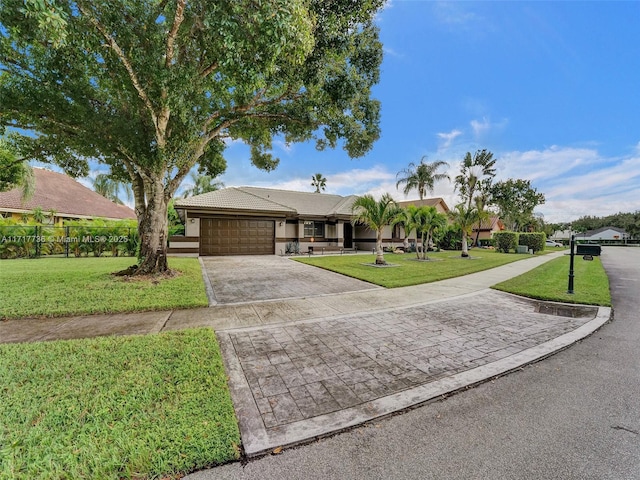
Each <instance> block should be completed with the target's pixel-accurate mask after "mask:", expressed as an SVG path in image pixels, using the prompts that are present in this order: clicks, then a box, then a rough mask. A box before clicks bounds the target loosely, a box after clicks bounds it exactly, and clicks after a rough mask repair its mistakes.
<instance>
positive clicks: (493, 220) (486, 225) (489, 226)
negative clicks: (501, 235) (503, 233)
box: [473, 216, 504, 232]
mask: <svg viewBox="0 0 640 480" xmlns="http://www.w3.org/2000/svg"><path fill="white" fill-rule="evenodd" d="M494 228H497V229H498V230H504V224H503V223H502V220H500V217H495V216H493V217H489V218H488V219H484V220H482V223H480V230H493V229H494ZM477 229H478V224H477V223H476V224H475V225H474V227H473V231H474V232H475V231H476V230H477Z"/></svg>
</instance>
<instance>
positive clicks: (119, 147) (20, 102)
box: [0, 0, 384, 274]
mask: <svg viewBox="0 0 640 480" xmlns="http://www.w3.org/2000/svg"><path fill="white" fill-rule="evenodd" d="M383 3H384V0H362V1H358V2H354V1H347V0H338V1H332V2H327V1H326V0H269V1H262V2H256V1H253V0H216V1H206V0H167V1H159V0H82V1H80V0H38V1H36V0H4V1H2V2H0V72H1V76H0V98H1V99H2V102H1V107H0V108H1V111H0V130H1V129H2V127H3V126H4V127H11V128H14V129H20V131H23V132H27V134H25V135H24V136H22V137H21V139H20V145H19V146H20V151H21V153H22V154H23V155H24V156H25V158H30V159H35V160H42V161H49V162H55V163H56V164H58V165H59V166H61V167H62V168H63V169H64V170H65V171H66V172H67V173H68V174H70V175H72V176H74V177H77V176H86V175H87V174H88V171H89V163H88V160H90V159H91V160H94V161H97V162H100V163H102V164H105V165H107V166H108V167H109V175H110V176H111V177H112V178H114V179H118V180H121V181H126V182H127V183H129V184H131V186H132V189H133V193H134V202H135V212H136V216H137V220H138V228H139V233H140V255H139V263H138V266H137V267H136V268H135V269H134V270H133V272H132V273H134V274H147V273H158V272H164V271H166V270H167V269H168V265H167V256H166V253H167V236H168V232H167V228H168V226H167V205H168V203H169V200H171V199H172V198H173V196H174V195H175V193H176V190H177V189H178V187H179V185H180V184H181V182H182V180H183V179H184V178H185V176H186V175H187V174H188V173H189V171H191V169H192V168H193V167H194V166H195V165H196V164H197V165H199V172H200V173H203V174H206V175H209V176H211V177H215V176H216V175H218V174H220V173H221V172H223V171H224V170H225V168H226V162H225V160H224V157H223V152H224V150H225V147H226V145H227V143H228V142H229V141H232V140H240V141H243V142H245V143H246V144H247V145H249V146H250V147H251V160H252V163H253V164H254V165H255V166H256V167H258V168H261V169H264V170H267V171H269V170H272V169H274V168H276V166H277V165H278V159H277V158H274V157H273V156H272V154H271V153H270V150H271V145H272V138H273V137H274V136H278V135H279V136H282V137H283V140H284V141H285V142H287V143H290V142H302V141H309V140H315V141H316V145H317V147H318V148H319V149H324V148H327V147H331V148H334V147H335V146H337V145H338V143H339V141H340V140H344V148H345V150H346V151H347V153H348V154H349V156H350V157H359V156H362V155H364V154H365V153H366V152H367V151H368V150H369V149H370V148H371V146H372V144H373V142H374V141H375V140H377V139H378V137H379V122H380V116H379V111H380V106H379V102H378V101H376V100H374V99H372V98H371V88H372V86H373V85H375V84H376V83H377V82H378V79H379V67H380V63H381V61H382V46H381V44H380V42H379V40H378V29H377V27H376V26H375V25H374V24H373V20H374V17H375V15H376V12H377V10H378V9H379V8H381V7H382V5H383Z"/></svg>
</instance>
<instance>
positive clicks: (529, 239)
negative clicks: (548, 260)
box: [518, 232, 547, 253]
mask: <svg viewBox="0 0 640 480" xmlns="http://www.w3.org/2000/svg"><path fill="white" fill-rule="evenodd" d="M546 240H547V235H546V234H545V233H544V232H531V233H521V234H520V235H519V236H518V245H526V246H527V249H528V250H533V252H534V253H535V252H541V251H542V250H544V242H546Z"/></svg>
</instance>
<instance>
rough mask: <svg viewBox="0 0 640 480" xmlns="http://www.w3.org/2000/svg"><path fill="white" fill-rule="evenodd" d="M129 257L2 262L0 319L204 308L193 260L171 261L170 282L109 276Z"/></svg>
mask: <svg viewBox="0 0 640 480" xmlns="http://www.w3.org/2000/svg"><path fill="white" fill-rule="evenodd" d="M132 263H135V260H134V259H132V258H122V257H116V258H113V257H112V258H103V257H100V258H93V257H89V258H39V259H31V260H25V259H21V260H0V299H2V302H1V303H0V319H8V318H22V317H35V316H48V317H55V316H64V315H83V314H95V313H118V312H133V311H147V310H172V309H176V308H192V307H206V306H207V305H208V302H207V296H206V293H205V289H204V283H203V280H202V273H201V269H200V264H199V263H198V260H197V259H196V258H170V259H169V266H170V267H171V268H172V269H175V270H177V271H178V275H176V276H175V277H173V278H164V277H153V276H150V277H144V278H140V279H130V278H126V277H116V276H113V275H111V273H113V272H116V271H119V270H123V269H125V268H127V267H128V266H130V265H131V264H132Z"/></svg>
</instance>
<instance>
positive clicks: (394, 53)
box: [382, 46, 404, 58]
mask: <svg viewBox="0 0 640 480" xmlns="http://www.w3.org/2000/svg"><path fill="white" fill-rule="evenodd" d="M382 51H383V52H384V53H385V54H387V55H390V56H392V57H396V58H402V57H404V55H403V54H402V53H400V52H397V51H396V50H394V49H393V48H391V47H385V46H383V47H382Z"/></svg>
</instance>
